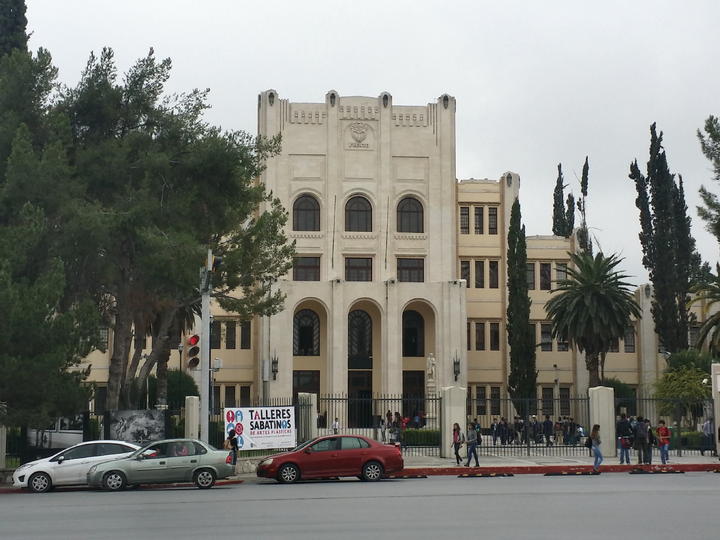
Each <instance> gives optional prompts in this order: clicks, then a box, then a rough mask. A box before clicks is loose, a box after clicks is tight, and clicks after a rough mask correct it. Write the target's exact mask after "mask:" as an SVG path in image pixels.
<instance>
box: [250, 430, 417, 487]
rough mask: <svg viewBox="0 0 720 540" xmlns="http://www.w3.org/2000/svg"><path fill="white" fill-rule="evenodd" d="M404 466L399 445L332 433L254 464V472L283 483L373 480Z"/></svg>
mask: <svg viewBox="0 0 720 540" xmlns="http://www.w3.org/2000/svg"><path fill="white" fill-rule="evenodd" d="M403 467H404V463H403V458H402V453H401V452H400V447H398V446H391V445H387V444H381V443H379V442H377V441H374V440H372V439H368V438H367V437H361V436H359V435H331V436H329V437H318V438H317V439H312V440H310V441H308V442H305V443H303V444H301V445H300V446H298V447H297V448H295V449H294V450H291V451H289V452H284V453H282V454H275V455H274V456H270V457H268V458H267V459H265V460H264V461H261V462H260V464H259V465H258V466H257V475H258V476H259V477H261V478H275V479H277V480H278V481H279V482H282V483H284V484H291V483H293V482H296V481H298V480H300V479H303V480H305V479H310V478H334V477H338V476H357V477H358V478H360V479H361V480H366V481H371V482H372V481H377V480H380V479H381V478H382V477H383V476H384V475H386V474H388V473H394V472H397V471H400V470H402V468H403Z"/></svg>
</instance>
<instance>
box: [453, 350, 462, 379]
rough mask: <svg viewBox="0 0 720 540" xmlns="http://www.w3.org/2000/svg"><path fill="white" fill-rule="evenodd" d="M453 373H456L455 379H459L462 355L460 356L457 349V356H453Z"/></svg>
mask: <svg viewBox="0 0 720 540" xmlns="http://www.w3.org/2000/svg"><path fill="white" fill-rule="evenodd" d="M453 374H454V375H455V381H457V380H458V377H459V376H460V357H459V356H458V353H457V351H455V356H454V358H453Z"/></svg>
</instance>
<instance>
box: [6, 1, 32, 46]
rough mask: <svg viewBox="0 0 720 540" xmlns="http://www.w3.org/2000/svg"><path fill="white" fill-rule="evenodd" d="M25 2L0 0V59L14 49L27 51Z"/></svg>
mask: <svg viewBox="0 0 720 540" xmlns="http://www.w3.org/2000/svg"><path fill="white" fill-rule="evenodd" d="M25 10H26V6H25V0H0V57H2V56H5V55H6V54H10V53H11V52H12V51H13V50H14V49H20V50H22V51H27V41H28V35H27V33H26V28H27V18H26V17H25Z"/></svg>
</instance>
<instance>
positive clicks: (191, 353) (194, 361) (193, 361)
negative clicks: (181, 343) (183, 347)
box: [186, 334, 200, 369]
mask: <svg viewBox="0 0 720 540" xmlns="http://www.w3.org/2000/svg"><path fill="white" fill-rule="evenodd" d="M186 342H187V345H188V353H187V354H188V362H187V366H188V368H190V369H194V368H196V367H198V365H199V364H200V358H199V355H200V345H199V344H200V336H198V335H197V334H193V335H191V336H189V337H188V338H187V340H186Z"/></svg>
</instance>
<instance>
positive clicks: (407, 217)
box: [397, 197, 423, 233]
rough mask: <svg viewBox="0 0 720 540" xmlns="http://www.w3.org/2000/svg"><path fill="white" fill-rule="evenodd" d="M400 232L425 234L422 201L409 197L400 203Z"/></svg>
mask: <svg viewBox="0 0 720 540" xmlns="http://www.w3.org/2000/svg"><path fill="white" fill-rule="evenodd" d="M397 230H398V232H407V233H421V232H423V207H422V204H421V203H420V201H418V200H417V199H413V198H412V197H407V198H405V199H403V200H402V201H400V203H399V204H398V209H397Z"/></svg>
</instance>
